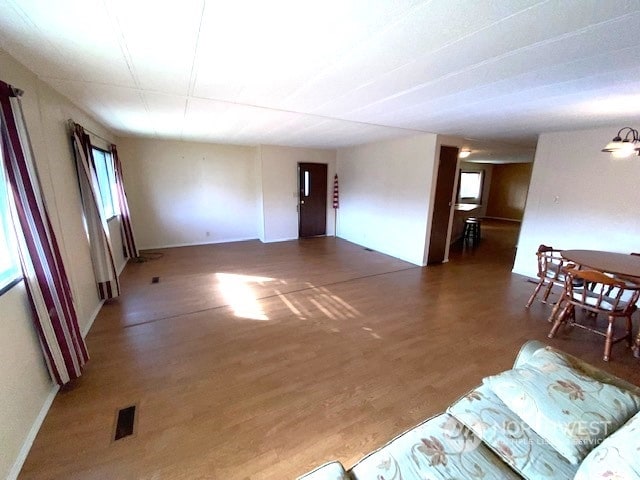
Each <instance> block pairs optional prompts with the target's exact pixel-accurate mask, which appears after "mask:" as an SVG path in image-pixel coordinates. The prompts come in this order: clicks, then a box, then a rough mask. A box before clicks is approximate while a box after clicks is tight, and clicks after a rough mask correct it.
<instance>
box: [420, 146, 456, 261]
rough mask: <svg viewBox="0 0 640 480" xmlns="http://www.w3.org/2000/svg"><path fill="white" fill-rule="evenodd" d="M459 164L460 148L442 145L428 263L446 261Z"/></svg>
mask: <svg viewBox="0 0 640 480" xmlns="http://www.w3.org/2000/svg"><path fill="white" fill-rule="evenodd" d="M457 164H458V149H457V148H456V147H445V146H442V147H440V164H439V165H438V179H437V180H436V196H435V200H434V205H433V217H431V236H430V241H429V255H428V256H427V263H442V262H443V261H444V254H445V249H446V248H447V232H448V230H449V219H450V218H451V198H452V196H453V184H454V183H455V179H456V167H457Z"/></svg>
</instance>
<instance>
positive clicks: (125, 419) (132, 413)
mask: <svg viewBox="0 0 640 480" xmlns="http://www.w3.org/2000/svg"><path fill="white" fill-rule="evenodd" d="M135 419H136V406H135V405H131V406H130V407H126V408H121V409H120V410H118V418H117V419H116V428H115V432H114V434H113V439H114V440H120V439H121V438H125V437H129V436H131V435H133V427H134V425H135Z"/></svg>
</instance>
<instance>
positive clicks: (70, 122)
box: [67, 119, 113, 145]
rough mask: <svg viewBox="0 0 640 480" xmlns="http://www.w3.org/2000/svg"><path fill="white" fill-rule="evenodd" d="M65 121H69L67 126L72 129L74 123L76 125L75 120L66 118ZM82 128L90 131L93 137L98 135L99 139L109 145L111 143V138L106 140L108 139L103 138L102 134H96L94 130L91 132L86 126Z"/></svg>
mask: <svg viewBox="0 0 640 480" xmlns="http://www.w3.org/2000/svg"><path fill="white" fill-rule="evenodd" d="M67 122H68V123H69V126H70V127H71V129H73V127H74V125H76V122H74V121H73V120H72V119H69V120H67ZM82 128H83V129H84V131H85V132H87V133H90V134H91V135H93V136H94V137H98V138H99V139H100V140H104V141H105V142H107V143H108V144H109V145H113V142H112V141H111V140H108V139H106V138H104V137H103V136H101V135H98V134H97V133H96V132H92V131H91V130H89V129H88V128H85V127H82Z"/></svg>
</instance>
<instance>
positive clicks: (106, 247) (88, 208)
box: [73, 124, 120, 300]
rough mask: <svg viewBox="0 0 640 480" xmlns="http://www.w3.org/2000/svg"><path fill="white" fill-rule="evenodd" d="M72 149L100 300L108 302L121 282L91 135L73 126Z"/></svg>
mask: <svg viewBox="0 0 640 480" xmlns="http://www.w3.org/2000/svg"><path fill="white" fill-rule="evenodd" d="M73 146H74V151H75V158H76V169H77V170H78V181H79V182H80V194H81V197H82V210H83V212H84V218H85V222H86V225H87V232H88V234H89V248H90V251H91V263H92V264H93V273H94V274H95V277H96V283H97V284H98V292H99V294H100V298H101V299H103V300H107V299H109V298H114V297H117V296H119V295H120V282H118V274H117V273H116V266H115V262H114V260H113V250H112V248H111V238H110V236H109V227H108V226H107V219H106V218H105V216H104V211H103V209H102V208H101V205H102V200H101V197H100V186H99V185H98V175H97V173H96V167H95V162H94V161H93V153H92V149H91V140H90V139H89V134H88V133H86V132H85V131H84V128H82V127H81V126H80V125H78V124H74V125H73Z"/></svg>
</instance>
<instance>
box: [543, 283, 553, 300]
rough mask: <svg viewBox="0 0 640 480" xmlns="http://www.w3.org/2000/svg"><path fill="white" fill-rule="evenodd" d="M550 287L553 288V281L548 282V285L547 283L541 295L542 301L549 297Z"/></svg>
mask: <svg viewBox="0 0 640 480" xmlns="http://www.w3.org/2000/svg"><path fill="white" fill-rule="evenodd" d="M552 289H553V282H549V285H547V288H545V289H544V295H543V296H542V302H543V303H547V300H548V299H549V295H550V294H551V290H552Z"/></svg>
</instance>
